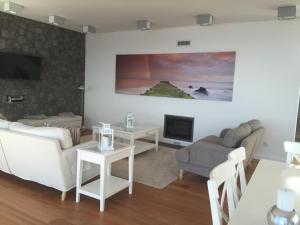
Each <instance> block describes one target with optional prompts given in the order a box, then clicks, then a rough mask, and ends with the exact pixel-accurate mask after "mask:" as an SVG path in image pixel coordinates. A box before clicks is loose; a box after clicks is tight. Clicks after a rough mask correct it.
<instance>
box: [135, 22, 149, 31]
mask: <svg viewBox="0 0 300 225" xmlns="http://www.w3.org/2000/svg"><path fill="white" fill-rule="evenodd" d="M136 28H137V29H138V30H151V29H152V22H151V21H149V20H138V21H136Z"/></svg>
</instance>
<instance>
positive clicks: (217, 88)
mask: <svg viewBox="0 0 300 225" xmlns="http://www.w3.org/2000/svg"><path fill="white" fill-rule="evenodd" d="M235 58H236V53H235V52H233V51H232V52H206V53H170V54H136V55H135V54H131V55H117V56H116V89H115V91H116V93H119V94H130V95H143V96H159V97H172V98H185V99H205V100H220V101H232V94H233V82H234V70H235Z"/></svg>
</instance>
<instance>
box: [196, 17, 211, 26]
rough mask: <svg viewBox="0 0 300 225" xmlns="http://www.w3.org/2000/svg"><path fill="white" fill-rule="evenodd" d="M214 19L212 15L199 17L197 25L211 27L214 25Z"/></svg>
mask: <svg viewBox="0 0 300 225" xmlns="http://www.w3.org/2000/svg"><path fill="white" fill-rule="evenodd" d="M213 20H214V17H213V15H211V14H202V15H198V16H197V24H199V25H200V26H209V25H212V24H213Z"/></svg>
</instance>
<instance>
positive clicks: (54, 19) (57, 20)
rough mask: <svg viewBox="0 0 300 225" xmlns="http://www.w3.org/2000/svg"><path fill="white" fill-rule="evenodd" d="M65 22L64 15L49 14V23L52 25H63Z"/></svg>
mask: <svg viewBox="0 0 300 225" xmlns="http://www.w3.org/2000/svg"><path fill="white" fill-rule="evenodd" d="M65 22H66V19H65V18H64V17H61V16H55V15H52V16H49V23H50V24H53V25H57V26H59V25H63V24H64V23H65Z"/></svg>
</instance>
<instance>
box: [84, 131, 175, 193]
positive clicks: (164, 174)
mask: <svg viewBox="0 0 300 225" xmlns="http://www.w3.org/2000/svg"><path fill="white" fill-rule="evenodd" d="M89 140H91V135H88V136H83V137H81V143H82V142H86V141H89ZM176 151H177V150H176V149H173V148H168V147H163V146H159V149H158V152H156V151H155V150H154V149H151V150H149V151H146V152H143V153H140V154H138V155H135V156H134V170H133V180H134V181H135V182H138V183H141V184H145V185H148V186H151V187H154V188H158V189H163V188H165V187H166V186H168V185H169V184H170V183H172V182H173V181H175V180H176V179H177V177H178V173H179V169H178V165H177V161H176V157H175V155H176ZM112 175H114V176H118V177H122V178H126V179H127V178H128V159H123V160H120V161H118V162H115V163H113V164H112Z"/></svg>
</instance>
